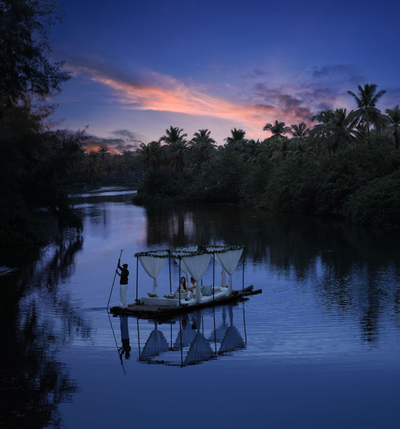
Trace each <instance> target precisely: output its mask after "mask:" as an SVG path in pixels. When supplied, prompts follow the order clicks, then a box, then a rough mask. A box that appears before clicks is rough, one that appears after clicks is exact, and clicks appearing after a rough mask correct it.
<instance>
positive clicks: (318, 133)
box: [310, 109, 335, 157]
mask: <svg viewBox="0 0 400 429" xmlns="http://www.w3.org/2000/svg"><path fill="white" fill-rule="evenodd" d="M334 117H335V112H334V111H333V110H330V109H328V110H322V111H321V112H319V113H317V114H316V115H314V116H313V117H312V118H311V120H312V121H313V122H314V121H318V122H319V124H317V125H315V126H314V128H313V129H312V130H311V131H310V146H311V148H312V152H313V153H314V155H315V156H317V157H319V156H321V155H322V153H323V151H322V150H321V149H322V147H323V142H324V140H325V139H326V138H327V137H328V136H329V134H330V132H331V130H330V128H329V125H330V123H331V122H332V121H333V119H334ZM328 155H329V157H330V156H331V153H330V152H329V147H328Z"/></svg>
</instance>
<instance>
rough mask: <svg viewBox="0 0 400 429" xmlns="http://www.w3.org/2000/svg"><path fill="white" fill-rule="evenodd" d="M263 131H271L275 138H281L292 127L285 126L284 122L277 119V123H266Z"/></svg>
mask: <svg viewBox="0 0 400 429" xmlns="http://www.w3.org/2000/svg"><path fill="white" fill-rule="evenodd" d="M263 131H271V133H272V138H273V139H281V138H282V137H283V135H284V134H287V133H290V132H291V128H290V127H285V123H284V122H278V121H275V124H274V125H272V124H266V125H265V126H264V128H263Z"/></svg>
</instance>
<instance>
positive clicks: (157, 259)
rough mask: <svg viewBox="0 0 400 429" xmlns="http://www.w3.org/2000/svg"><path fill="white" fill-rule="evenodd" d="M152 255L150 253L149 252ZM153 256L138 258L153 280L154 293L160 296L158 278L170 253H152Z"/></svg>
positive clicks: (163, 251)
mask: <svg viewBox="0 0 400 429" xmlns="http://www.w3.org/2000/svg"><path fill="white" fill-rule="evenodd" d="M149 253H150V252H149ZM151 253H152V254H151V255H142V256H138V258H139V261H140V263H141V264H142V267H143V268H144V270H145V271H146V273H147V274H148V275H149V276H150V277H151V278H152V279H154V280H153V293H155V294H156V295H158V291H157V280H156V279H157V277H158V276H159V275H160V273H161V270H162V268H163V266H164V263H165V259H167V258H168V252H167V251H165V250H161V251H157V252H151Z"/></svg>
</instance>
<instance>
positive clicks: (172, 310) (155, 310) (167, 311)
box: [110, 285, 262, 319]
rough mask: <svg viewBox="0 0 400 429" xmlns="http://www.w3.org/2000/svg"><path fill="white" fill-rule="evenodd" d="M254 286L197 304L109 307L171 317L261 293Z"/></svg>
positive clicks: (116, 312) (134, 313) (117, 312)
mask: <svg viewBox="0 0 400 429" xmlns="http://www.w3.org/2000/svg"><path fill="white" fill-rule="evenodd" d="M253 289H254V286H253V285H251V286H248V287H246V288H244V289H243V290H233V291H232V293H231V294H230V295H225V296H222V297H218V298H215V299H214V300H210V301H206V302H201V303H199V304H192V305H188V304H187V303H186V302H185V301H181V305H180V306H177V307H169V306H160V305H145V304H128V307H120V306H115V307H112V308H111V309H110V312H111V313H112V314H113V315H114V316H118V315H125V316H126V315H131V316H137V317H141V318H147V319H152V318H158V317H162V318H164V317H173V316H174V315H176V314H181V313H189V312H191V311H196V310H200V309H202V308H205V307H212V306H215V305H221V304H225V303H227V302H229V301H237V300H240V299H244V298H245V297H247V296H249V295H256V294H258V293H262V289H257V290H253Z"/></svg>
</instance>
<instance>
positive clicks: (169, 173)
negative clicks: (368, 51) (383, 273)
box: [135, 84, 400, 227]
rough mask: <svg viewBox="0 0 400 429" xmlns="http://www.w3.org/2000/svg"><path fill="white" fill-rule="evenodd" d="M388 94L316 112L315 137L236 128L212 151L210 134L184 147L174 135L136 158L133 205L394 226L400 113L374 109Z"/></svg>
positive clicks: (361, 95) (303, 128) (310, 132)
mask: <svg viewBox="0 0 400 429" xmlns="http://www.w3.org/2000/svg"><path fill="white" fill-rule="evenodd" d="M385 93H386V91H384V90H382V91H379V92H378V91H377V85H375V84H366V85H364V86H359V87H358V92H357V93H353V92H352V91H348V94H349V96H350V97H351V98H352V99H353V100H354V101H355V104H356V108H355V109H354V110H352V111H350V112H349V113H348V112H347V111H346V109H343V108H339V109H336V110H325V111H322V112H319V113H318V114H317V115H315V116H314V117H313V118H312V122H315V125H314V126H312V127H307V125H306V124H305V123H304V122H301V123H299V124H292V125H290V126H286V124H285V123H284V122H282V121H278V120H276V121H275V122H274V123H273V124H271V123H268V124H266V125H265V126H264V127H263V130H264V131H269V132H270V133H271V137H269V138H266V139H264V140H259V139H258V140H254V139H247V138H246V133H245V131H244V130H242V129H236V128H234V129H232V130H231V135H230V136H229V137H227V138H226V139H225V143H224V145H222V146H217V144H216V142H215V140H214V139H213V138H212V137H211V132H210V131H209V130H207V129H202V130H199V131H198V132H196V133H195V134H194V136H193V138H192V139H191V140H188V139H187V134H186V133H184V131H183V130H182V129H180V128H179V127H172V126H171V127H170V128H169V129H167V130H166V133H165V135H163V136H162V137H160V139H159V140H158V141H152V142H150V143H148V144H144V143H143V144H142V145H141V147H140V148H139V149H138V151H137V152H138V157H139V160H140V162H141V163H142V165H143V168H144V170H145V172H146V174H145V179H144V181H143V183H142V185H141V187H140V188H139V191H138V195H137V196H136V197H135V202H136V203H139V204H140V203H146V202H157V201H182V202H199V203H240V204H245V205H249V206H253V207H260V208H265V209H269V210H277V211H287V212H303V213H309V214H320V215H336V216H342V217H345V218H346V219H348V220H350V221H352V222H355V223H359V224H373V225H376V226H379V227H382V226H386V227H387V226H394V225H396V226H397V225H399V217H398V213H399V209H400V206H399V205H400V191H399V189H400V172H399V171H398V169H399V166H400V156H399V155H400V151H399V142H400V134H399V133H400V129H399V127H400V110H399V106H398V105H397V106H396V107H395V108H394V109H387V110H386V111H385V113H382V112H381V111H380V110H379V109H378V108H377V107H376V104H377V102H378V101H379V100H380V99H381V97H382V96H383V95H384V94H385Z"/></svg>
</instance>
